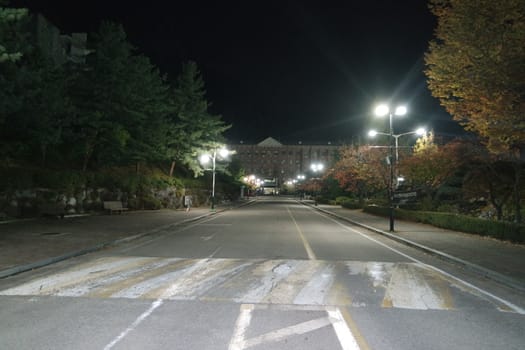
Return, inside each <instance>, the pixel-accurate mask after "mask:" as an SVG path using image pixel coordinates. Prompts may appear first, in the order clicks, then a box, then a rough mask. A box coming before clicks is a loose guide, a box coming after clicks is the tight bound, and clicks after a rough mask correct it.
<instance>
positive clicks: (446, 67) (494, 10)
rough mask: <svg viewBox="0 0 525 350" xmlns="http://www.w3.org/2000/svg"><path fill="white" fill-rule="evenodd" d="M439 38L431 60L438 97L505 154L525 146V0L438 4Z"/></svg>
mask: <svg viewBox="0 0 525 350" xmlns="http://www.w3.org/2000/svg"><path fill="white" fill-rule="evenodd" d="M431 10H432V12H433V13H434V14H435V15H436V16H437V17H438V27H437V29H436V31H435V34H436V39H435V40H433V41H432V42H431V43H430V47H429V50H428V52H427V54H426V56H425V61H426V64H427V67H428V68H427V70H426V75H427V77H428V85H429V88H430V90H431V92H432V95H433V96H435V97H437V98H439V100H440V101H441V104H442V105H443V106H444V107H445V108H446V109H447V111H448V112H449V113H450V114H451V115H452V116H453V117H454V119H456V120H458V121H459V122H461V123H462V124H463V125H464V126H465V127H466V129H467V130H471V131H474V132H476V133H478V134H479V135H481V136H482V137H483V138H485V139H486V140H487V143H488V146H489V149H491V150H493V151H495V152H501V151H505V150H509V149H514V148H516V147H519V146H520V145H523V143H524V141H525V118H524V115H525V46H524V45H523V43H524V42H525V6H524V4H523V0H502V1H492V0H432V1H431Z"/></svg>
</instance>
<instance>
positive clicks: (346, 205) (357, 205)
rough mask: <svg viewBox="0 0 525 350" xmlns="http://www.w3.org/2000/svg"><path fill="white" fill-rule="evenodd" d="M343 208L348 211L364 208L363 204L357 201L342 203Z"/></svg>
mask: <svg viewBox="0 0 525 350" xmlns="http://www.w3.org/2000/svg"><path fill="white" fill-rule="evenodd" d="M341 206H342V207H343V208H347V209H361V208H363V204H361V203H359V201H357V200H353V199H349V200H346V201H344V202H342V203H341Z"/></svg>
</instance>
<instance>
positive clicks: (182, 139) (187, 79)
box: [169, 61, 230, 176]
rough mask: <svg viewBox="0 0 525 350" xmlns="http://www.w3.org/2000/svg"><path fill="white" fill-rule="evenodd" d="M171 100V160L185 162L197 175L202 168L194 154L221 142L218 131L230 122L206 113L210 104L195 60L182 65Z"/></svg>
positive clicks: (227, 126) (220, 135) (224, 129)
mask: <svg viewBox="0 0 525 350" xmlns="http://www.w3.org/2000/svg"><path fill="white" fill-rule="evenodd" d="M173 102H174V105H175V110H174V113H172V114H171V115H170V121H171V122H172V128H171V132H170V140H171V142H170V144H169V149H170V150H171V154H172V156H173V158H174V159H176V160H179V161H182V162H183V163H184V164H186V165H187V166H188V167H189V168H190V169H191V170H193V172H194V174H195V176H197V175H200V174H202V170H203V169H202V168H201V166H200V165H199V163H198V155H199V154H202V153H206V152H210V150H213V149H216V148H217V147H219V146H220V145H221V144H223V143H224V137H223V135H222V133H223V132H224V131H226V130H228V129H229V128H230V125H226V124H224V122H223V121H222V120H221V116H219V115H212V114H210V113H209V112H208V108H209V107H210V103H209V102H208V101H207V100H206V91H205V89H204V81H203V79H202V76H201V73H200V72H199V69H198V67H197V65H196V63H195V62H191V61H190V62H188V63H186V64H184V65H183V67H182V73H181V74H180V76H179V77H178V79H177V82H176V85H175V88H174V91H173Z"/></svg>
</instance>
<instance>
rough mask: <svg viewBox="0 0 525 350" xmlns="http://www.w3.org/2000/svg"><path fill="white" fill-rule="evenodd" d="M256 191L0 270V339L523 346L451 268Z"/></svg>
mask: <svg viewBox="0 0 525 350" xmlns="http://www.w3.org/2000/svg"><path fill="white" fill-rule="evenodd" d="M444 264H445V263H444V262H442V261H438V260H435V259H434V258H433V257H431V256H427V255H425V254H423V253H420V252H418V251H416V250H414V249H412V248H409V247H406V246H403V245H400V244H398V243H395V242H392V241H389V240H388V239H385V238H383V237H381V236H378V235H375V234H373V233H371V232H367V231H366V230H364V229H362V228H357V227H353V226H351V225H349V224H347V223H342V222H339V221H337V220H335V219H333V218H331V217H328V216H326V215H324V214H322V213H319V212H318V211H316V210H315V209H313V208H310V207H308V206H304V205H302V204H301V203H298V202H297V201H294V200H287V199H281V198H273V197H268V198H265V199H262V200H258V201H257V202H256V203H254V204H252V205H249V206H245V207H241V208H238V209H235V210H231V211H227V212H223V213H220V214H217V215H214V216H212V217H209V218H206V219H203V220H200V221H198V222H194V223H188V224H186V225H184V226H181V227H176V228H171V229H166V230H165V231H163V232H161V233H157V234H155V235H152V236H146V237H143V238H141V239H140V240H136V241H133V242H129V243H126V244H122V245H119V246H117V247H114V248H111V249H106V250H103V251H99V252H96V253H92V254H89V255H85V256H82V257H78V258H74V259H70V260H67V261H64V262H61V263H57V264H54V265H52V266H49V267H46V268H42V269H39V270H36V271H33V272H28V273H24V274H21V275H19V276H16V277H15V278H10V279H9V280H3V281H2V280H0V349H107V350H109V349H181V350H204V349H224V350H244V349H254V350H258V349H301V350H306V349H323V350H333V349H343V350H350V349H351V350H354V349H361V350H364V349H385V350H392V349H522V348H523V344H525V336H524V332H523V330H524V329H525V315H524V314H525V312H524V311H523V309H521V308H520V307H518V306H516V304H515V303H513V302H512V301H509V300H506V299H505V298H504V297H500V296H498V295H496V294H494V293H493V292H491V291H489V290H485V289H482V288H479V287H476V286H475V284H473V283H471V281H472V279H475V278H476V277H471V278H470V279H469V282H467V280H466V279H465V278H463V277H461V276H464V274H465V272H464V271H457V274H456V273H455V272H454V269H453V268H451V267H450V266H447V267H446V268H445V267H444V266H443V265H444Z"/></svg>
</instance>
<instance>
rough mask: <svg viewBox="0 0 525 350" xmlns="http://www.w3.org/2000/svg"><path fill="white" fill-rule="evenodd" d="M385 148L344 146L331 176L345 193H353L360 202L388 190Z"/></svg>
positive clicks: (388, 173) (388, 174)
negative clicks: (371, 195)
mask: <svg viewBox="0 0 525 350" xmlns="http://www.w3.org/2000/svg"><path fill="white" fill-rule="evenodd" d="M387 151H388V150H387V149H385V148H374V147H370V146H354V145H350V146H346V147H345V148H343V150H342V151H341V153H340V160H339V161H338V162H337V163H336V164H335V166H334V167H333V170H332V173H331V175H332V176H333V177H334V179H336V180H337V181H338V182H339V185H340V186H341V188H343V189H344V190H345V191H349V192H353V193H355V194H356V195H357V196H358V197H359V199H360V200H361V201H362V200H363V199H364V198H366V197H368V196H369V195H370V194H373V193H375V192H378V191H383V190H386V189H387V188H388V184H389V176H390V172H389V169H388V164H387V162H386V157H387V153H388V152H387Z"/></svg>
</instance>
